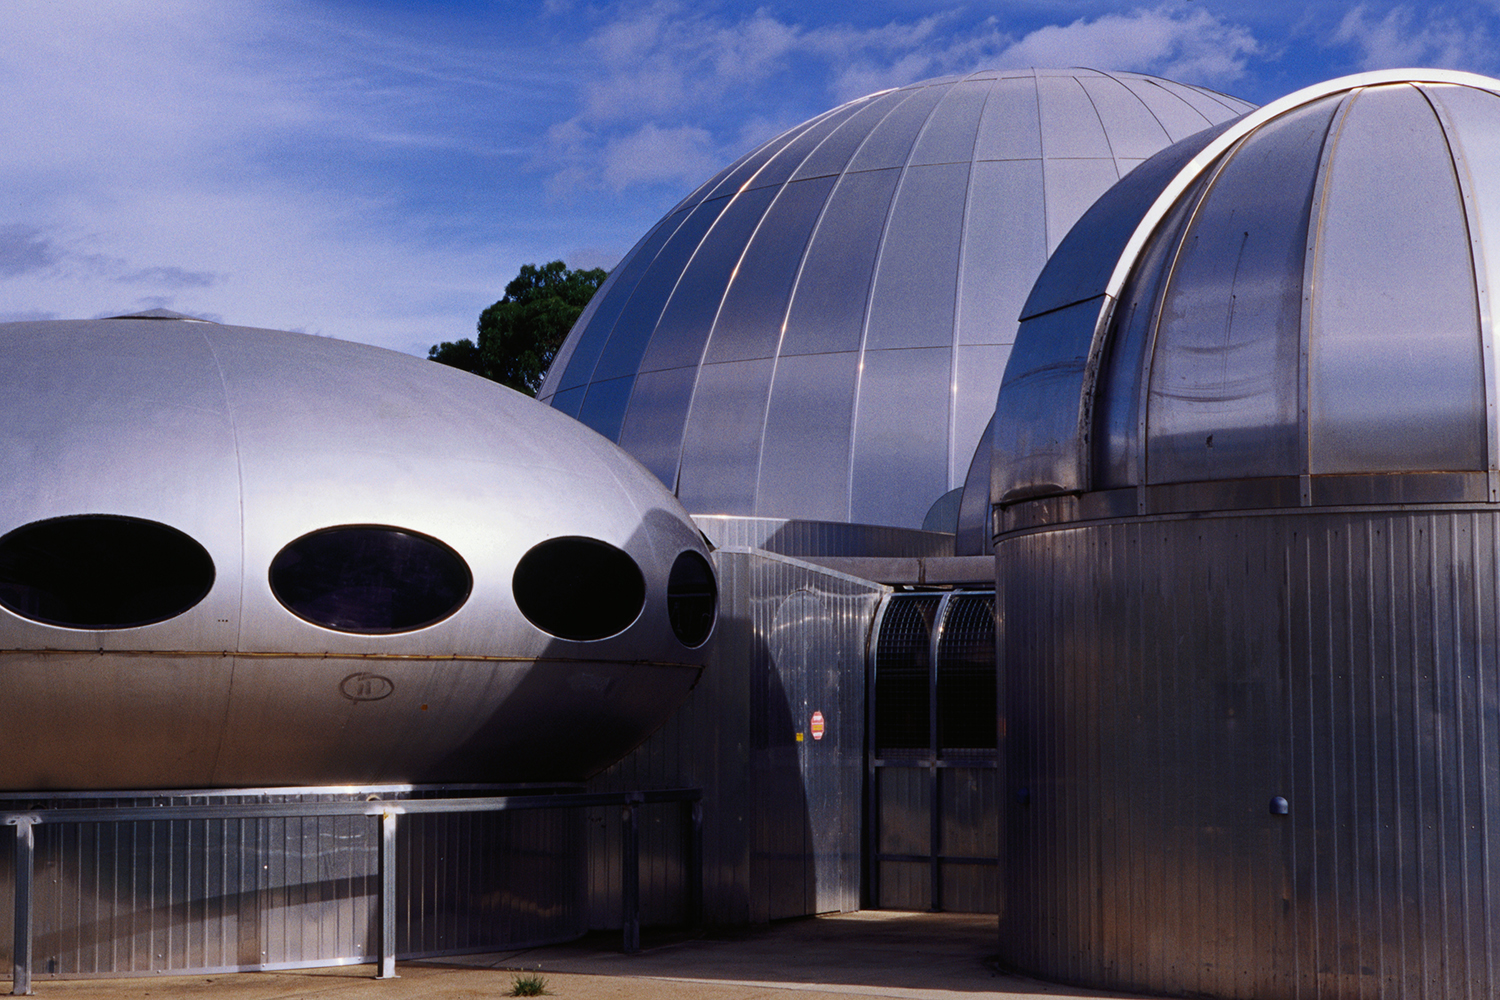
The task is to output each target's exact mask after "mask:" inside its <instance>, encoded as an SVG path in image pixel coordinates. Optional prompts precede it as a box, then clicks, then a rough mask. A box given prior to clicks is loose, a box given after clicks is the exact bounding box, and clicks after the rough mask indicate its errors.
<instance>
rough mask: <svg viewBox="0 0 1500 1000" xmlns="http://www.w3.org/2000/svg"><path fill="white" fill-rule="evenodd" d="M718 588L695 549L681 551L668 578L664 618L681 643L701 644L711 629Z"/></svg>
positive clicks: (717, 606) (716, 610)
mask: <svg viewBox="0 0 1500 1000" xmlns="http://www.w3.org/2000/svg"><path fill="white" fill-rule="evenodd" d="M718 609H719V588H718V586H717V585H716V584H715V583H714V571H713V567H711V566H709V564H708V560H707V559H704V558H703V557H702V556H700V555H699V554H698V553H696V552H684V553H682V554H681V555H679V556H678V557H677V561H676V562H674V563H672V572H671V575H669V576H668V577H667V617H668V619H670V620H671V622H672V631H673V632H675V633H676V634H677V638H678V639H680V640H682V644H683V645H684V646H701V645H703V644H704V643H705V642H707V641H708V634H709V633H710V632H712V631H713V630H714V619H715V618H716V617H717V615H718Z"/></svg>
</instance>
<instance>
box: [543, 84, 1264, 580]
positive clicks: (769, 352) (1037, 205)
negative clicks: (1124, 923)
mask: <svg viewBox="0 0 1500 1000" xmlns="http://www.w3.org/2000/svg"><path fill="white" fill-rule="evenodd" d="M1250 107H1251V105H1248V104H1245V103H1244V102H1242V101H1238V100H1235V99H1233V98H1229V97H1225V96H1224V95H1221V94H1217V93H1213V92H1211V91H1207V90H1204V89H1201V88H1197V87H1190V86H1186V85H1183V84H1178V83H1173V82H1171V81H1167V80H1161V79H1157V78H1155V77H1149V76H1142V75H1140V74H1135V73H1103V72H1097V71H1093V70H1079V69H1074V70H1017V71H1002V72H995V71H987V72H980V73H974V74H971V75H969V76H967V77H962V78H959V77H950V78H944V79H938V80H928V81H925V82H922V83H915V84H912V85H910V86H906V87H902V88H900V89H896V90H888V91H882V92H880V93H877V94H872V95H870V96H868V97H864V98H860V99H859V100H855V101H851V102H849V103H848V104H845V105H842V106H840V107H837V108H834V109H833V110H831V111H829V112H827V113H825V114H823V115H820V116H818V117H816V118H814V119H812V120H811V121H808V122H805V123H803V124H802V125H799V126H797V127H796V128H793V129H791V130H789V131H787V132H785V133H783V134H782V135H780V136H777V137H776V138H774V139H772V140H771V141H769V142H767V143H765V144H764V145H762V146H760V147H759V148H758V149H755V150H754V151H752V152H750V153H748V154H747V155H745V156H744V157H742V158H741V159H740V160H738V161H737V162H735V163H734V164H731V165H730V166H729V167H727V168H726V169H725V170H723V171H722V172H720V173H719V174H718V175H716V176H715V177H713V178H712V179H711V180H709V181H708V182H707V183H706V184H704V185H703V186H702V187H700V188H699V189H698V190H697V191H695V192H694V193H693V194H692V195H690V196H689V197H687V198H686V199H684V200H683V201H682V203H681V204H679V205H678V206H677V207H676V208H674V209H673V210H672V211H671V212H669V213H668V214H667V215H666V217H665V218H663V219H662V220H661V221H660V222H659V223H658V224H657V225H656V226H655V227H654V228H653V229H652V230H651V231H650V232H649V233H647V234H646V236H645V237H644V238H643V239H642V240H641V241H640V243H638V244H637V245H636V246H635V248H634V249H633V250H632V251H631V252H630V253H629V254H628V255H627V256H626V257H625V259H624V260H622V261H621V262H620V264H619V265H618V266H617V267H616V268H615V269H614V271H613V273H612V274H611V276H610V278H609V281H608V282H607V283H606V284H605V286H604V287H603V288H602V289H601V290H600V292H599V294H598V295H596V296H595V297H594V300H593V302H592V303H590V305H589V307H588V310H587V311H586V312H585V314H584V315H583V316H582V317H581V318H580V320H579V322H578V324H577V325H575V327H574V328H573V331H572V333H571V334H570V335H569V337H568V339H567V341H566V342H565V343H564V345H563V347H562V349H561V350H560V351H559V353H558V357H557V360H556V362H555V363H554V365H553V367H552V370H551V372H550V374H549V376H548V378H547V381H546V383H545V384H544V385H543V387H542V390H541V393H540V398H541V399H543V400H544V401H547V402H550V403H551V404H552V405H553V406H555V407H557V408H558V409H560V410H562V411H563V412H565V413H568V414H570V415H573V416H577V417H578V418H579V419H580V420H582V421H583V422H584V423H586V424H588V425H589V426H591V427H593V428H594V429H595V430H597V431H599V432H600V433H602V434H603V435H604V436H605V437H608V438H610V439H611V440H614V441H618V442H619V443H620V445H621V446H622V447H623V448H625V450H626V451H628V452H630V453H631V454H633V455H635V456H636V457H637V458H639V459H640V460H641V462H642V463H643V464H645V466H646V467H647V468H649V469H650V470H651V471H652V472H654V473H656V475H657V476H658V477H659V478H660V479H661V480H662V482H664V483H666V484H667V485H668V486H669V487H670V488H672V489H673V490H674V491H675V492H676V494H677V496H678V497H679V499H681V501H682V503H683V505H684V506H685V507H686V508H687V509H688V510H690V511H692V512H693V513H694V514H727V515H739V516H759V517H779V518H792V519H797V520H803V521H832V522H854V523H857V524H876V525H895V526H903V527H909V528H917V527H921V526H922V525H923V522H924V515H926V514H927V513H928V511H929V508H930V507H932V505H933V504H934V502H935V501H937V500H938V499H939V497H942V496H943V495H944V494H945V493H948V492H949V491H951V490H954V489H955V488H957V487H959V486H961V485H962V484H963V483H964V480H965V477H966V475H967V473H968V470H969V466H970V460H971V458H972V457H973V455H974V452H975V446H976V444H978V443H979V442H980V439H981V434H982V431H983V430H984V427H985V425H986V423H987V422H988V420H989V418H990V414H991V413H992V412H993V410H994V400H995V391H996V389H997V388H998V386H999V383H1000V375H1001V372H1002V371H1003V370H1004V367H1005V361H1006V356H1007V355H1008V353H1009V351H1010V344H1011V342H1012V339H1013V337H1014V334H1015V317H1016V315H1017V314H1018V312H1019V309H1020V306H1021V304H1022V302H1023V300H1024V297H1025V295H1026V292H1027V290H1028V289H1029V288H1030V287H1031V284H1032V282H1033V280H1034V279H1035V277H1036V275H1037V273H1038V271H1039V270H1040V269H1041V267H1042V264H1043V263H1044V262H1045V261H1046V258H1047V255H1048V253H1049V252H1051V250H1052V249H1053V248H1054V247H1055V246H1056V245H1057V243H1058V241H1059V240H1060V239H1061V238H1062V236H1063V234H1064V233H1066V232H1067V230H1068V227H1069V226H1071V225H1072V223H1073V222H1074V220H1076V219H1077V218H1078V217H1079V215H1080V214H1082V212H1083V210H1084V209H1085V208H1087V207H1088V205H1089V204H1090V203H1091V202H1093V200H1094V199H1095V198H1097V197H1098V196H1099V195H1100V194H1101V193H1102V192H1103V191H1104V190H1105V189H1106V188H1108V187H1109V186H1110V185H1111V184H1113V183H1114V182H1115V181H1116V179H1118V178H1119V177H1120V176H1121V175H1123V174H1125V173H1126V172H1127V171H1129V170H1130V169H1131V168H1132V167H1134V166H1135V165H1136V164H1137V163H1140V162H1141V161H1142V160H1144V159H1145V158H1146V157H1148V156H1150V155H1152V154H1153V153H1155V152H1157V151H1158V150H1160V149H1162V148H1163V147H1165V146H1167V145H1168V144H1169V143H1171V142H1174V141H1176V140H1179V139H1182V138H1185V137H1186V136H1188V135H1190V134H1192V133H1194V132H1197V131H1199V130H1200V129H1203V128H1205V127H1207V126H1210V125H1213V124H1216V123H1219V122H1223V121H1226V120H1228V119H1230V118H1233V117H1235V116H1237V115H1240V114H1242V113H1243V112H1245V111H1248V110H1250ZM985 509H986V508H985V504H984V503H983V502H982V498H981V502H980V503H978V504H977V505H976V506H975V509H974V522H975V530H974V532H973V534H974V536H975V539H976V541H975V545H976V548H975V550H974V551H975V552H976V553H977V551H978V548H977V546H978V545H980V544H982V542H983V532H982V527H981V526H982V524H983V521H984V518H985ZM952 524H953V521H952V519H950V520H949V521H948V522H947V528H948V530H951V528H952Z"/></svg>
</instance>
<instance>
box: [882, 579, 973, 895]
mask: <svg viewBox="0 0 1500 1000" xmlns="http://www.w3.org/2000/svg"><path fill="white" fill-rule="evenodd" d="M994 614H995V595H994V594H993V593H992V592H970V591H958V592H949V593H905V594H893V595H891V596H890V597H889V598H888V599H887V600H886V602H885V605H884V606H883V608H882V609H881V614H880V618H879V620H878V622H877V623H876V629H877V632H876V636H877V638H876V641H875V644H874V646H873V649H872V652H871V656H870V667H869V669H870V681H869V684H868V690H869V692H870V699H869V702H870V704H869V731H870V734H871V737H870V745H869V754H868V781H869V789H870V796H869V811H868V814H867V818H866V826H865V830H866V848H865V850H866V858H867V868H866V885H867V890H866V905H868V906H870V907H872V908H875V909H900V910H947V911H952V912H964V913H991V912H995V910H996V909H997V908H998V903H999V897H998V886H997V883H996V879H997V877H998V870H999V862H998V854H999V843H1000V835H999V809H1000V803H999V799H998V770H997V754H996V745H997V741H996V719H997V717H998V707H997V703H996V684H995V680H996V674H997V669H996V664H995V620H994Z"/></svg>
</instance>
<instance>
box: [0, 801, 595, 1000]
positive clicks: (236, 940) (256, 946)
mask: <svg viewBox="0 0 1500 1000" xmlns="http://www.w3.org/2000/svg"><path fill="white" fill-rule="evenodd" d="M417 794H422V793H420V792H419V793H417ZM351 796H353V797H354V798H364V794H363V793H362V792H340V793H338V794H324V793H312V794H307V795H302V794H291V793H283V792H275V793H269V792H268V793H252V794H225V795H215V794H207V795H202V794H195V795H178V796H172V795H164V796H161V797H158V798H126V797H102V796H101V797H98V798H92V799H89V798H80V797H76V796H69V797H65V798H63V797H59V801H58V803H55V804H63V805H67V806H69V807H74V806H79V805H91V806H97V807H99V809H100V814H101V820H100V821H99V822H93V823H62V824H56V825H51V824H41V825H38V826H37V827H35V833H36V848H37V849H36V879H35V897H34V900H35V902H34V906H35V917H34V920H35V924H34V926H35V936H34V941H35V944H34V947H33V955H34V959H35V962H34V975H36V976H38V977H45V976H59V977H83V976H119V975H131V974H162V973H187V972H228V971H237V970H247V969H275V968H289V967H301V966H315V965H345V964H356V963H362V962H366V961H371V960H372V956H374V955H375V954H376V952H377V950H378V949H377V942H376V940H375V936H374V935H375V933H376V923H377V921H376V919H375V918H376V913H375V905H376V894H377V888H378V886H377V883H378V871H379V866H378V850H379V835H378V833H377V832H376V830H375V829H374V827H373V825H372V823H371V821H370V820H369V818H367V817H364V816H307V817H290V818H274V819H272V818H260V819H213V820H200V819H189V820H157V821H150V822H145V821H136V822H123V823H113V822H109V821H108V820H107V819H105V818H103V817H105V816H107V813H108V809H109V807H110V806H132V805H206V804H211V803H212V804H224V803H243V802H276V801H295V800H302V799H311V800H313V801H326V800H333V799H347V798H349V797H351ZM386 797H391V796H390V793H389V792H388V791H387V794H386ZM42 801H46V800H45V799H40V800H39V799H27V800H6V801H4V802H3V803H0V805H4V806H5V807H6V808H22V809H24V808H35V807H37V806H38V804H39V803H40V802H42ZM399 822H400V823H401V824H402V829H401V834H400V840H399V843H400V844H401V852H400V854H399V855H398V861H397V864H398V867H397V872H396V878H397V895H398V899H399V900H401V901H402V903H403V907H402V909H401V910H399V911H398V925H397V951H398V954H399V955H400V956H401V957H403V958H406V957H416V956H419V955H433V954H455V953H458V952H463V951H477V950H486V949H493V948H496V947H502V946H503V947H524V946H527V945H531V944H537V943H542V942H551V941H560V940H567V939H569V938H572V937H577V936H578V935H580V934H582V933H583V932H584V931H585V930H586V929H587V925H586V919H585V913H586V911H585V906H584V898H583V897H584V890H585V886H584V860H583V856H582V851H583V841H584V837H583V817H582V810H580V809H576V808H575V809H559V810H546V811H542V810H538V811H524V812H506V813H486V814H462V813H459V814H428V815H421V816H405V817H402V818H401V819H400V820H399ZM13 890H14V871H13V857H12V855H11V852H10V851H0V898H3V899H7V900H8V899H9V898H10V896H11V894H12V893H13ZM13 920H14V914H13V913H12V911H11V909H10V907H9V906H8V905H7V906H3V907H0V965H4V966H7V967H8V965H9V964H10V960H11V957H10V952H11V946H12V938H13Z"/></svg>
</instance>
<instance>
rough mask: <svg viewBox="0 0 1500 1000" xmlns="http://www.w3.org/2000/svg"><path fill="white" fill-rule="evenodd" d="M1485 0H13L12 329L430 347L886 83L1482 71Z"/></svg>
mask: <svg viewBox="0 0 1500 1000" xmlns="http://www.w3.org/2000/svg"><path fill="white" fill-rule="evenodd" d="M1497 39H1500V3H1496V2H1485V0H1470V2H1466V3H1451V4H1450V3H1425V4H1417V3H1391V2H1370V3H1360V4H1349V3H1333V2H1325V0H1306V2H1302V3H1298V4H1292V5H1289V4H1287V3H1286V2H1285V0H1275V2H1271V0H1241V2H1239V3H1235V4H1226V3H1220V2H1217V0H1163V2H1160V3H1145V4H1141V3H1084V2H1074V0H1049V2H1045V3H1043V2H1032V0H1018V2H1008V3H989V4H965V3H954V4H946V5H945V4H930V3H914V2H905V0H850V2H845V0H831V2H825V3H822V4H818V5H807V4H805V3H780V2H771V3H765V4H761V5H744V4H730V3H715V2H712V0H697V2H692V3H686V2H676V0H661V2H637V3H613V2H594V3H587V2H574V0H545V2H537V3H515V2H467V3H465V2H441V3H440V2H415V0H408V2H395V0H384V2H382V0H357V2H356V0H324V2H297V3H294V2H274V0H254V2H249V0H247V2H236V0H214V2H212V3H209V2H206V0H205V2H196V3H190V2H173V0H117V2H112V0H87V2H73V0H59V2H44V0H8V2H7V3H6V4H5V9H4V11H3V13H0V93H4V94H5V95H6V97H5V99H4V100H3V101H0V134H3V135H4V136H5V137H6V141H5V143H4V144H3V145H0V191H3V192H4V197H3V198H0V320H16V319H50V318H69V319H71V318H80V317H90V316H99V315H109V314H113V313H119V312H128V311H135V310H140V309H149V308H157V307H163V308H169V309H175V310H178V311H180V312H185V313H189V314H193V315H199V316H205V317H208V318H212V319H219V320H222V321H225V322H232V323H239V324H244V325H248V326H267V327H275V328H280V329H291V330H303V331H306V332H309V333H316V334H321V335H326V336H334V337H341V338H344V339H348V340H359V341H365V342H368V343H373V344H379V345H381V346H384V347H391V348H394V349H397V350H403V351H408V352H411V353H417V354H425V352H426V348H427V347H428V345H430V344H433V343H436V342H438V341H441V340H452V339H456V338H459V337H465V336H469V335H471V334H472V332H473V327H474V322H475V320H476V319H477V317H478V315H479V312H480V310H482V309H483V308H484V307H485V306H486V305H488V304H489V303H491V302H493V301H494V300H495V299H497V298H498V297H499V296H500V295H501V293H502V292H503V290H504V286H505V283H506V282H507V281H508V280H510V278H512V277H514V275H515V273H516V271H517V270H518V269H519V267H520V265H522V264H524V263H531V262H538V263H540V262H544V261H548V260H553V259H557V258H562V259H563V260H566V261H567V262H568V263H569V264H570V265H572V266H588V267H592V266H606V267H607V266H609V265H611V264H612V263H613V262H614V261H616V260H618V259H619V257H620V256H621V255H622V254H624V253H625V251H627V250H628V249H629V248H630V246H631V245H632V244H633V243H634V242H635V241H636V239H638V238H639V237H640V236H641V235H642V234H644V232H645V231H646V229H647V228H648V227H649V226H650V225H651V224H652V223H653V222H655V221H656V219H658V218H659V217H660V216H661V215H662V214H663V213H664V212H666V210H667V209H669V208H671V206H672V205H673V204H675V203H676V202H677V201H678V200H679V199H680V198H681V197H683V196H684V195H685V194H687V193H688V192H689V191H690V190H691V189H692V188H694V187H696V186H697V185H698V184H699V183H701V182H702V181H703V180H706V179H707V178H708V176H710V175H711V174H712V173H713V172H714V171H715V170H717V169H718V168H719V167H721V166H723V165H724V164H726V163H728V162H729V161H730V160H732V159H734V158H736V157H737V156H739V155H740V154H742V153H744V152H746V151H748V150H749V149H750V148H752V147H753V146H755V145H757V144H758V143H759V142H761V141H763V140H765V139H768V138H770V137H771V136H773V135H775V134H777V133H778V132H780V131H781V130H783V129H785V128H788V127H790V126H792V125H795V124H797V123H798V122H801V121H804V120H806V119H807V118H810V117H812V116H813V115H815V114H818V113H819V112H821V111H824V110H826V109H827V108H830V107H833V106H835V105H836V104H839V103H841V102H843V101H845V100H849V99H852V98H855V97H858V96H861V95H863V94H866V93H870V92H872V91H875V90H879V89H883V88H886V87H892V86H900V85H902V84H906V83H910V82H913V81H915V80H921V79H925V78H928V77H933V76H939V75H945V74H949V73H957V72H966V71H970V70H974V69H981V68H1011V67H1018V66H1031V65H1037V66H1071V65H1079V66H1091V67H1094V68H1098V69H1121V70H1136V71H1140V72H1146V73H1154V74H1158V75H1161V76H1166V77H1170V78H1172V79H1176V80H1181V81H1183V82H1186V83H1194V84H1199V85H1203V86H1209V87H1215V88H1217V89H1220V90H1223V91H1226V92H1229V93H1232V94H1235V95H1236V96H1239V97H1242V98H1245V99H1246V100H1250V101H1255V102H1257V103H1264V102H1266V101H1269V100H1272V99H1274V98H1276V97H1279V96H1281V95H1283V94H1285V93H1288V92H1290V91H1292V90H1295V89H1297V88H1299V87H1302V86H1306V85H1308V84H1312V83H1316V82H1319V81H1321V80H1326V79H1330V78H1332V77H1336V76H1342V75H1345V74H1347V73H1353V72H1358V71H1361V70H1366V69H1378V68H1389V67H1395V66H1437V67H1443V68H1450V69H1464V70H1469V71H1473V72H1479V73H1485V74H1490V75H1500V46H1497V44H1496V42H1497Z"/></svg>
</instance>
